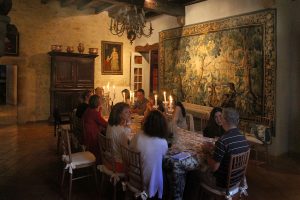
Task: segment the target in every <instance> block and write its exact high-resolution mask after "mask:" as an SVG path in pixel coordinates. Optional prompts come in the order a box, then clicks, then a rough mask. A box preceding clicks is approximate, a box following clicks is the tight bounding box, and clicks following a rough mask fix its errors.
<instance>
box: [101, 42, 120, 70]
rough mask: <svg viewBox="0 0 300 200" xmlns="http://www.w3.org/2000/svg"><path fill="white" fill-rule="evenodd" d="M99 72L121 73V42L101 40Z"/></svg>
mask: <svg viewBox="0 0 300 200" xmlns="http://www.w3.org/2000/svg"><path fill="white" fill-rule="evenodd" d="M101 73H102V74H103V75H122V74H123V43H121V42H108V41H101Z"/></svg>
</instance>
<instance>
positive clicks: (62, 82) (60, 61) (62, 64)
mask: <svg viewBox="0 0 300 200" xmlns="http://www.w3.org/2000/svg"><path fill="white" fill-rule="evenodd" d="M73 68H74V64H73V62H72V61H70V59H66V58H64V57H57V58H56V59H55V62H54V77H55V85H56V86H58V87H72V86H74V84H73V83H74V80H75V77H74V69H73Z"/></svg>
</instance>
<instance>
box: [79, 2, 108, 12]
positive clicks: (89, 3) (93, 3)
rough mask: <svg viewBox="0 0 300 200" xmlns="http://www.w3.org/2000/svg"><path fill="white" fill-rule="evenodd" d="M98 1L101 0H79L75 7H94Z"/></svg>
mask: <svg viewBox="0 0 300 200" xmlns="http://www.w3.org/2000/svg"><path fill="white" fill-rule="evenodd" d="M100 3H102V2H101V1H99V0H80V1H78V2H77V9H78V10H84V9H86V8H96V7H97V6H99V4H100Z"/></svg>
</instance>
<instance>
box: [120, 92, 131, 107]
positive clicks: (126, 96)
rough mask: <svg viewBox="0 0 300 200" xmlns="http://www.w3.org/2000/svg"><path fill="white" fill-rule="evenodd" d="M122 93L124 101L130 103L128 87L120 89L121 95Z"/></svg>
mask: <svg viewBox="0 0 300 200" xmlns="http://www.w3.org/2000/svg"><path fill="white" fill-rule="evenodd" d="M123 94H125V103H127V104H128V105H130V92H129V90H128V89H124V90H122V97H123Z"/></svg>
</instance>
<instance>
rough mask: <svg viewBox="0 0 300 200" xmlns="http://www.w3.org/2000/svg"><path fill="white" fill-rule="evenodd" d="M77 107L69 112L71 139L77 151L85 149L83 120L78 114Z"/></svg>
mask: <svg viewBox="0 0 300 200" xmlns="http://www.w3.org/2000/svg"><path fill="white" fill-rule="evenodd" d="M76 110H77V109H76V108H75V109H74V110H73V111H72V112H70V113H69V118H70V133H72V134H71V136H72V137H71V141H72V144H73V146H74V147H75V149H76V150H77V151H85V147H84V145H83V122H82V120H81V119H80V118H78V117H77V116H76Z"/></svg>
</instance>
